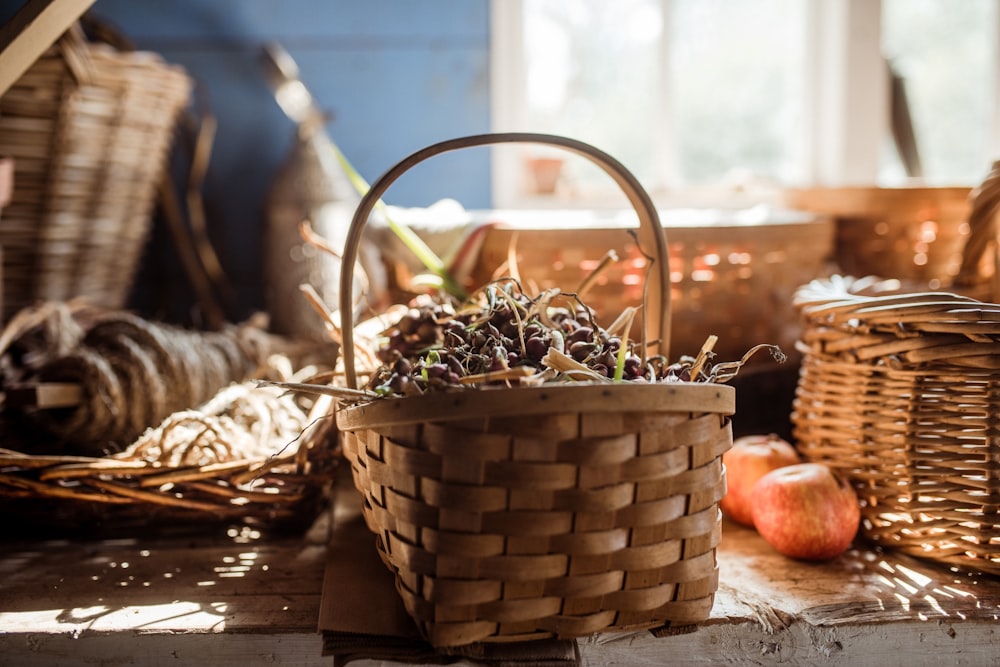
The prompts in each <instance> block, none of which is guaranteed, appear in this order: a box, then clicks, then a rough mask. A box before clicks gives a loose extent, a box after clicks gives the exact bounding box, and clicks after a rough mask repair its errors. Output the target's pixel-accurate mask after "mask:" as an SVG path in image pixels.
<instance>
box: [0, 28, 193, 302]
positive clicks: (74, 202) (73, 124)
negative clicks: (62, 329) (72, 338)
mask: <svg viewBox="0 0 1000 667" xmlns="http://www.w3.org/2000/svg"><path fill="white" fill-rule="evenodd" d="M191 87H192V84H191V81H190V79H189V77H188V76H187V75H186V74H185V73H184V72H183V71H182V70H181V69H180V68H178V67H174V66H169V65H166V64H165V63H163V62H162V61H161V60H160V59H159V58H158V57H157V56H155V55H153V54H150V53H141V52H130V53H123V52H118V51H115V50H113V49H111V48H110V47H108V46H106V45H96V44H90V43H87V42H86V40H85V39H84V37H83V36H82V34H81V32H80V30H79V28H78V27H75V28H74V29H71V30H70V31H69V32H67V33H66V34H65V35H64V36H63V37H62V38H61V39H60V40H59V42H57V43H56V44H55V45H54V46H53V47H51V48H50V49H49V50H48V51H46V52H45V53H44V54H43V55H42V56H41V57H40V58H39V59H38V60H37V61H36V62H35V63H34V64H33V65H32V66H31V67H30V68H29V69H28V70H27V71H26V72H25V73H24V75H22V77H21V78H20V79H19V80H18V81H17V82H16V83H15V84H14V86H12V87H11V89H10V90H9V91H7V93H5V94H4V95H3V97H2V98H0V152H2V153H4V154H5V155H7V156H9V157H12V158H14V163H15V176H14V183H15V185H14V193H13V198H12V200H11V202H10V204H9V205H8V206H7V208H5V209H4V219H3V224H2V225H0V245H2V246H3V250H4V266H3V271H4V281H3V282H4V285H3V289H4V294H3V297H4V298H3V305H4V312H3V319H4V321H6V320H9V319H10V317H11V316H12V315H13V314H14V313H15V312H17V311H18V310H20V309H21V308H23V307H25V306H28V305H30V304H32V303H34V302H36V301H42V300H68V299H70V298H73V297H77V296H83V297H86V298H88V300H90V301H91V302H92V303H94V304H95V305H100V306H105V307H109V308H118V307H121V306H122V305H124V303H125V300H126V298H127V296H128V292H129V290H130V289H131V286H132V279H133V276H134V273H135V269H136V266H137V264H138V261H139V259H140V256H141V253H142V251H143V245H144V243H145V241H146V239H147V237H148V234H149V230H150V226H151V213H152V209H153V205H154V203H155V197H156V193H157V186H158V185H159V180H160V178H161V176H162V174H163V170H164V167H165V162H166V158H167V151H168V150H169V147H170V145H171V142H172V139H173V129H174V123H175V121H176V118H177V114H178V113H179V111H180V110H181V108H183V107H184V106H185V105H186V104H187V101H188V99H189V96H190V92H191Z"/></svg>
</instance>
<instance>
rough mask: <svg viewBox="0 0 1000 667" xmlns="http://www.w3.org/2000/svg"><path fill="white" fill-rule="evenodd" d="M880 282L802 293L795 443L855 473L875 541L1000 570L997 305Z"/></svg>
mask: <svg viewBox="0 0 1000 667" xmlns="http://www.w3.org/2000/svg"><path fill="white" fill-rule="evenodd" d="M879 286H880V285H879V283H877V282H873V281H872V280H865V279H862V280H856V279H850V278H842V277H834V278H832V279H829V280H823V281H815V282H813V283H811V284H809V285H806V286H804V287H803V288H801V289H800V290H799V292H798V293H797V295H796V304H797V306H798V307H799V308H800V310H801V314H802V317H803V322H804V324H803V336H802V340H801V342H800V351H801V352H802V354H803V360H802V368H801V374H800V378H799V384H798V387H797V391H796V398H795V404H794V411H793V415H792V422H793V425H794V426H793V429H794V436H795V439H796V442H797V446H798V448H799V449H800V450H801V452H802V453H803V455H804V456H805V457H806V458H807V459H810V460H814V461H819V462H822V463H825V464H827V465H829V466H831V467H833V468H835V469H837V470H838V471H840V472H841V473H842V474H844V475H845V476H846V477H848V478H850V479H851V480H852V481H853V482H854V486H855V489H856V490H857V491H858V494H859V496H860V498H861V500H862V516H863V522H862V523H863V526H862V527H863V531H864V533H865V534H866V535H867V536H868V537H869V538H870V539H871V540H873V541H875V542H876V543H878V544H880V545H883V546H887V547H893V548H897V549H900V550H902V551H905V552H908V553H911V554H913V555H916V556H921V557H925V558H929V559H933V560H936V561H941V562H945V563H950V564H956V565H961V566H963V567H965V568H969V569H977V570H981V571H986V572H991V573H994V574H1000V440H998V435H997V434H998V433H1000V305H995V304H992V303H984V302H980V301H976V300H974V299H972V298H969V297H965V296H960V295H956V294H951V293H943V292H917V293H905V294H898V293H882V294H880V293H879V289H878V288H879Z"/></svg>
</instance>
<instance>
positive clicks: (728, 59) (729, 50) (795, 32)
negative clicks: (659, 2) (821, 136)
mask: <svg viewBox="0 0 1000 667" xmlns="http://www.w3.org/2000/svg"><path fill="white" fill-rule="evenodd" d="M673 8H674V16H673V17H672V19H671V21H670V22H669V24H670V32H669V39H670V40H671V70H670V78H671V81H672V83H673V87H672V88H671V94H672V95H671V100H672V101H671V103H672V105H673V109H674V113H675V118H676V123H677V131H676V137H677V142H678V146H677V154H678V158H677V160H678V164H679V169H678V172H679V175H680V177H681V179H682V182H685V183H692V184H699V183H717V182H719V181H722V180H724V179H726V178H727V177H731V176H733V175H734V174H740V173H743V174H745V173H751V174H754V175H755V176H757V177H763V178H767V179H770V180H784V179H788V178H791V177H793V176H794V175H795V172H796V170H797V169H799V159H800V158H799V155H798V153H797V150H798V146H799V145H800V144H801V137H802V132H803V129H802V124H803V105H802V96H803V86H802V77H803V73H804V65H803V34H804V30H803V26H804V22H805V19H804V4H803V2H802V0H754V1H753V2H749V1H747V0H673Z"/></svg>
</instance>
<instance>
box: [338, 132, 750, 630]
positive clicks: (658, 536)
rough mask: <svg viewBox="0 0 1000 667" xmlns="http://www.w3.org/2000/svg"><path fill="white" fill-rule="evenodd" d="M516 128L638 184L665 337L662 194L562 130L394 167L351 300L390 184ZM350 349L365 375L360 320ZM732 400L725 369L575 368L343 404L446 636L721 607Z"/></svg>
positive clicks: (349, 366) (404, 576) (379, 497)
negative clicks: (673, 372)
mask: <svg viewBox="0 0 1000 667" xmlns="http://www.w3.org/2000/svg"><path fill="white" fill-rule="evenodd" d="M505 142H506V143H509V142H534V143H544V144H549V145H552V146H556V147H561V148H563V149H566V150H568V151H570V152H573V153H576V154H579V155H582V156H584V157H586V158H589V159H590V160H592V161H593V162H594V163H595V164H597V165H598V166H599V167H601V168H602V169H603V170H604V171H605V172H607V173H608V174H609V175H610V176H611V177H612V178H614V180H615V181H616V182H617V183H618V185H619V186H620V187H621V189H622V190H623V191H624V192H625V194H626V195H627V197H628V199H629V201H630V203H631V204H632V206H633V207H634V208H635V209H636V211H637V212H638V214H639V220H640V225H641V227H640V230H641V238H643V239H644V240H645V241H646V242H647V245H646V247H648V248H650V249H651V251H653V250H655V253H656V255H655V258H656V266H655V268H656V271H654V273H655V274H656V279H655V280H651V284H650V288H651V291H653V292H655V293H656V294H657V295H658V296H654V297H652V300H651V301H650V303H649V305H650V306H651V307H650V310H651V311H655V315H654V316H653V317H652V318H651V322H650V321H647V326H649V327H650V336H651V340H652V339H657V337H659V336H661V334H662V338H660V339H659V340H660V343H661V350H660V351H661V352H662V353H664V354H666V352H667V346H668V344H669V341H667V340H666V338H667V337H668V335H669V330H670V300H669V297H670V290H669V289H668V284H669V283H668V280H669V267H668V257H667V253H666V247H667V245H666V238H665V235H664V232H663V229H662V227H661V225H660V223H659V220H658V217H657V214H656V210H655V208H654V207H653V206H652V203H651V201H650V199H649V196H648V195H647V194H646V193H645V191H644V190H643V189H642V187H641V186H640V185H639V183H638V182H637V181H636V179H635V178H634V177H633V176H632V175H631V174H630V173H629V172H628V171H627V170H626V169H625V168H624V167H623V166H621V165H620V164H619V163H618V162H617V161H615V160H614V159H613V158H611V157H610V156H608V155H606V154H604V153H602V152H600V151H598V150H597V149H595V148H593V147H591V146H588V145H586V144H583V143H580V142H577V141H574V140H570V139H565V138H561V137H553V136H550V135H536V134H487V135H479V136H473V137H466V138H461V139H455V140H451V141H445V142H442V143H439V144H435V145H433V146H430V147H428V148H425V149H423V150H420V151H418V152H416V153H414V154H413V155H411V156H409V157H407V158H406V159H404V160H402V161H401V162H400V163H398V164H397V165H396V166H394V167H393V168H391V169H390V170H389V171H388V172H386V174H385V175H383V176H382V177H381V178H380V179H379V180H378V181H376V182H375V183H374V184H373V185H372V188H371V191H370V192H369V193H368V195H367V196H366V197H365V198H364V199H363V200H362V201H361V203H360V205H359V207H358V210H357V212H356V214H355V216H354V219H353V222H352V227H351V230H350V233H349V235H348V242H347V246H346V251H345V255H344V261H343V265H342V266H343V269H344V270H343V273H342V281H341V298H342V299H346V301H345V303H344V304H343V305H342V309H341V312H342V313H343V314H349V313H350V312H351V310H350V301H349V299H350V285H351V284H352V276H351V270H352V267H353V266H354V260H355V257H354V253H355V252H356V249H357V244H358V240H359V238H360V234H361V232H362V230H363V227H364V225H365V222H366V220H367V218H368V216H369V214H370V213H371V211H372V208H373V206H374V204H375V202H376V201H378V200H379V198H380V197H382V195H383V193H384V192H385V191H386V189H387V188H388V187H389V186H390V184H392V183H393V182H394V181H395V180H396V179H397V178H398V177H399V176H401V175H402V174H403V173H404V172H405V171H407V170H408V169H409V168H411V167H412V166H414V165H416V164H418V163H420V162H421V161H423V160H425V159H427V158H430V157H432V156H435V155H438V154H440V153H444V152H447V151H452V150H457V149H463V148H468V147H474V146H483V145H487V144H492V143H505ZM345 286H346V288H345ZM660 300H662V307H657V306H656V304H659V303H660ZM343 351H344V355H343V356H344V361H345V367H346V369H345V370H346V375H347V378H348V385H349V386H352V387H356V386H357V377H356V371H355V368H354V343H353V334H352V333H351V326H350V321H349V320H348V321H347V322H346V324H345V326H344V341H343ZM734 405H735V400H734V391H733V389H732V387H728V386H722V385H717V384H706V383H677V384H645V385H637V384H628V383H625V384H615V385H608V384H600V385H597V384H587V383H574V384H573V385H572V386H570V385H542V386H538V387H531V388H528V387H515V388H506V389H504V388H500V389H471V390H468V391H464V392H457V393H437V394H427V395H424V396H420V397H406V398H396V399H384V400H376V401H369V402H367V403H359V404H353V405H352V404H345V405H343V406H341V409H340V410H339V411H338V413H337V424H338V426H339V428H340V429H341V435H342V438H343V447H344V452H345V455H346V457H347V459H348V460H349V461H350V464H351V467H352V471H353V477H354V482H355V485H356V487H357V489H358V490H359V491H360V492H361V494H362V495H363V498H364V505H363V507H364V515H365V519H366V521H367V524H368V526H369V527H370V529H371V530H372V532H373V533H374V534H375V535H376V536H377V539H376V544H377V547H378V551H379V553H380V554H381V556H382V559H383V560H384V562H385V564H386V565H387V566H388V568H389V569H390V570H391V571H392V572H393V573H394V574H395V577H396V586H397V589H398V591H399V593H400V595H401V596H402V599H403V602H404V604H405V607H406V609H407V610H408V611H409V613H410V615H411V616H412V617H413V619H414V621H415V622H416V624H417V626H418V627H419V629H420V630H421V631H422V632H423V634H424V635H425V636H426V637H427V638H428V640H429V641H430V642H431V643H432V644H434V645H437V646H449V645H462V644H469V643H472V642H478V641H483V642H499V641H515V640H527V639H537V638H546V637H576V636H583V635H589V634H592V633H596V632H599V631H606V630H614V629H631V628H645V627H652V626H658V625H663V624H673V625H690V624H696V623H699V622H701V621H704V620H706V619H707V618H708V616H709V613H710V611H711V608H712V604H713V600H714V595H715V591H716V589H717V584H718V567H717V563H716V551H715V550H716V545H717V544H718V542H719V539H720V535H721V523H720V514H719V511H718V501H719V499H720V498H721V496H722V495H723V493H724V492H725V477H724V473H723V468H722V463H721V456H722V453H723V452H725V451H726V450H727V449H728V448H729V447H730V446H731V444H732V430H731V420H730V415H731V414H732V413H733V411H734Z"/></svg>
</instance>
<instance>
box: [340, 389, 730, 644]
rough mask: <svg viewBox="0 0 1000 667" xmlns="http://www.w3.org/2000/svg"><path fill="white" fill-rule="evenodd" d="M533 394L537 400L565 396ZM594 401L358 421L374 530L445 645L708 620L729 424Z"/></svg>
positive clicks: (352, 437)
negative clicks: (393, 421) (454, 416)
mask: <svg viewBox="0 0 1000 667" xmlns="http://www.w3.org/2000/svg"><path fill="white" fill-rule="evenodd" d="M712 389H713V390H714V389H715V388H712ZM483 391H489V390H483ZM514 391H519V390H514ZM505 393H509V392H505ZM521 393H523V394H524V396H523V397H522V398H521V399H520V400H519V401H518V402H520V403H522V405H521V406H520V407H521V409H522V410H523V411H525V412H528V411H530V410H531V407H530V404H531V403H532V402H536V401H539V400H542V401H545V400H550V398H551V400H557V399H558V392H555V393H554V394H552V395H551V397H546V396H539V395H538V394H537V393H536V392H534V391H533V390H525V391H523V392H521ZM484 400H489V398H488V397H487V398H486V399H484ZM582 400H584V401H585V402H582V403H579V405H581V406H582V408H583V409H582V410H579V411H572V410H565V411H557V412H551V413H544V414H538V415H526V414H521V415H519V416H516V417H514V416H512V415H511V414H509V413H507V412H505V413H503V414H500V415H496V416H494V415H492V414H485V415H480V416H472V417H470V416H469V414H470V413H469V410H468V409H466V410H462V411H461V416H462V417H463V418H462V419H461V420H459V421H458V422H454V423H448V422H446V421H443V420H442V421H428V422H424V423H404V424H400V425H395V426H386V427H385V428H373V429H366V430H360V431H347V432H346V433H345V434H344V441H343V446H344V452H345V455H346V457H347V459H348V460H349V461H350V462H351V464H352V470H353V472H354V478H355V483H356V485H357V487H358V488H359V489H361V490H362V492H363V494H364V499H365V505H364V506H365V516H366V520H367V523H368V525H369V528H371V529H372V531H373V532H375V533H376V534H377V535H378V539H379V549H380V551H382V552H383V558H385V559H386V560H387V563H388V564H390V566H391V567H392V568H393V569H394V570H395V571H396V572H397V574H398V580H397V588H398V589H399V591H400V593H401V595H402V596H403V600H404V602H405V604H406V607H407V609H408V610H409V611H410V613H411V615H412V616H413V617H414V620H415V621H416V622H417V624H418V626H420V627H421V629H422V630H423V631H424V632H425V634H427V635H428V636H429V637H430V638H431V640H432V641H433V642H434V643H437V644H442V645H449V644H464V643H469V642H471V641H475V640H486V639H488V638H496V639H503V640H509V641H513V640H523V639H535V638H540V637H547V636H561V637H573V636H582V635H588V634H592V633H595V632H598V631H601V630H604V629H608V628H616V629H627V628H632V627H649V626H651V625H661V624H665V623H671V624H675V625H688V624H693V623H697V622H700V621H703V620H705V619H706V618H707V617H708V614H709V612H710V611H711V608H712V602H713V598H714V593H715V590H716V588H717V586H718V569H717V566H716V561H715V548H716V546H717V545H718V542H719V539H720V535H721V532H720V531H721V526H720V523H719V520H718V506H717V503H718V501H719V500H720V499H721V497H722V495H723V494H724V493H725V479H724V476H723V474H722V464H721V456H722V453H723V452H725V451H726V450H727V449H729V447H730V446H731V444H732V433H731V430H730V428H729V424H728V421H727V420H725V419H723V418H721V417H720V416H719V415H718V414H703V415H700V416H697V417H692V416H691V415H689V414H688V413H676V412H670V411H655V410H650V411H649V412H641V411H635V412H625V411H621V408H620V405H619V403H618V401H612V400H609V401H608V406H606V408H605V411H601V405H600V402H593V401H589V402H588V401H586V399H585V398H584V399H582ZM470 407H472V406H470ZM510 407H511V409H516V408H515V406H510ZM607 407H610V408H611V411H610V412H609V411H607ZM473 409H474V408H473ZM490 412H492V411H490ZM498 417H499V418H498Z"/></svg>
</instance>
